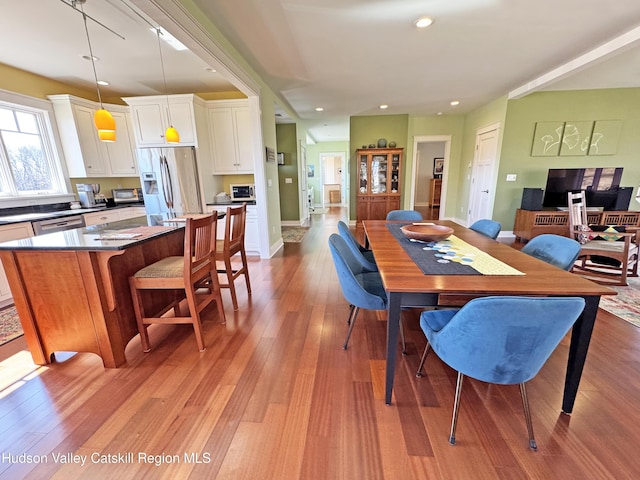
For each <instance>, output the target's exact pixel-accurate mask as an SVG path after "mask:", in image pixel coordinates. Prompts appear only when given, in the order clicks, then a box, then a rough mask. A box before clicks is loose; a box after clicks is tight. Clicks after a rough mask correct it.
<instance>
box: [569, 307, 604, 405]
mask: <svg viewBox="0 0 640 480" xmlns="http://www.w3.org/2000/svg"><path fill="white" fill-rule="evenodd" d="M584 299H585V301H586V302H587V303H586V305H585V307H584V311H583V312H582V315H580V318H578V320H577V321H576V323H575V324H574V325H573V329H572V330H571V345H570V346H569V360H568V362H567V374H566V377H565V381H564V394H563V397H562V412H563V413H566V414H568V415H569V414H571V412H572V411H573V404H574V403H575V401H576V395H577V394H578V385H579V384H580V377H581V376H582V369H583V368H584V362H585V359H586V358H587V350H588V349H589V342H590V341H591V334H592V332H593V326H594V324H595V321H596V315H597V314H598V304H599V303H600V297H599V296H587V297H584Z"/></svg>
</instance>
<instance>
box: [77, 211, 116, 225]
mask: <svg viewBox="0 0 640 480" xmlns="http://www.w3.org/2000/svg"><path fill="white" fill-rule="evenodd" d="M82 217H83V218H84V223H85V225H86V226H87V227H89V226H91V225H101V224H103V223H111V222H117V221H118V220H121V216H120V212H119V211H118V209H114V210H102V211H100V212H91V213H85V214H84V215H82Z"/></svg>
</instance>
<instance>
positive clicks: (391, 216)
mask: <svg viewBox="0 0 640 480" xmlns="http://www.w3.org/2000/svg"><path fill="white" fill-rule="evenodd" d="M387 220H406V221H408V222H419V221H420V220H422V215H421V214H420V212H418V211H416V210H391V211H390V212H389V213H387Z"/></svg>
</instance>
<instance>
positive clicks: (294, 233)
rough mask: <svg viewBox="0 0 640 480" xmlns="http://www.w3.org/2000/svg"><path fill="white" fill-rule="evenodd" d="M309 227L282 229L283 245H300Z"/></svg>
mask: <svg viewBox="0 0 640 480" xmlns="http://www.w3.org/2000/svg"><path fill="white" fill-rule="evenodd" d="M307 230H309V227H282V241H283V242H284V243H300V242H301V241H302V239H303V238H304V234H305V233H307Z"/></svg>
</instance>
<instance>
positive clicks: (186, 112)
mask: <svg viewBox="0 0 640 480" xmlns="http://www.w3.org/2000/svg"><path fill="white" fill-rule="evenodd" d="M122 100H124V101H125V102H126V103H127V104H129V105H130V107H131V117H132V120H133V131H134V133H135V139H136V145H137V146H138V147H143V148H146V147H170V146H172V145H173V146H175V145H176V144H170V143H167V142H166V140H165V138H164V132H165V130H166V129H167V128H168V127H169V126H170V125H173V126H174V127H175V128H176V130H178V133H179V134H180V143H178V144H177V145H181V146H193V147H197V146H198V137H197V134H196V116H195V113H194V111H195V108H196V105H198V106H202V108H204V100H202V99H201V98H200V97H197V96H196V95H193V94H183V95H154V96H149V97H126V98H123V99H122Z"/></svg>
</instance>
